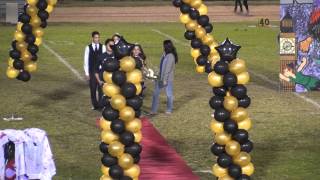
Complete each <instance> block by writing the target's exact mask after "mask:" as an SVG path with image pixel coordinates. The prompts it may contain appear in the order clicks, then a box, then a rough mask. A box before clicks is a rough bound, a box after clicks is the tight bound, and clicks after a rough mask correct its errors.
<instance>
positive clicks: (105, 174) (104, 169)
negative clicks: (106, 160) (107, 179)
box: [101, 165, 109, 176]
mask: <svg viewBox="0 0 320 180" xmlns="http://www.w3.org/2000/svg"><path fill="white" fill-rule="evenodd" d="M101 172H102V174H104V176H109V168H108V167H106V166H104V165H102V166H101Z"/></svg>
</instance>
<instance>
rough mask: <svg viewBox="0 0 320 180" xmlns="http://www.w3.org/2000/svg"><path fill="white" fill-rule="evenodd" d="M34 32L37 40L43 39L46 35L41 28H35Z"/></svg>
mask: <svg viewBox="0 0 320 180" xmlns="http://www.w3.org/2000/svg"><path fill="white" fill-rule="evenodd" d="M32 32H33V34H34V35H35V36H36V38H41V37H42V36H43V34H44V32H43V29H42V28H41V27H36V28H34V29H33V31H32Z"/></svg>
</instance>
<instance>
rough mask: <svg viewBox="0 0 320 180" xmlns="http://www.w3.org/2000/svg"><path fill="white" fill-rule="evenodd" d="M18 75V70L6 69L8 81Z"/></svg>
mask: <svg viewBox="0 0 320 180" xmlns="http://www.w3.org/2000/svg"><path fill="white" fill-rule="evenodd" d="M18 75H19V70H17V69H14V68H13V67H8V69H7V76H8V78H10V79H14V78H16V77H17V76H18Z"/></svg>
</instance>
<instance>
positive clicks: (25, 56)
mask: <svg viewBox="0 0 320 180" xmlns="http://www.w3.org/2000/svg"><path fill="white" fill-rule="evenodd" d="M31 58H32V55H31V53H30V52H29V51H27V50H25V51H22V52H21V59H22V60H23V61H24V62H27V61H30V60H31Z"/></svg>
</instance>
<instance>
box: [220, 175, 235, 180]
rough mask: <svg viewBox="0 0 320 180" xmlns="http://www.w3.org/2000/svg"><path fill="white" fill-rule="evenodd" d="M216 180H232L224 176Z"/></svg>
mask: <svg viewBox="0 0 320 180" xmlns="http://www.w3.org/2000/svg"><path fill="white" fill-rule="evenodd" d="M218 180H234V179H233V178H232V177H230V176H229V175H225V176H222V177H219V178H218Z"/></svg>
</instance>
